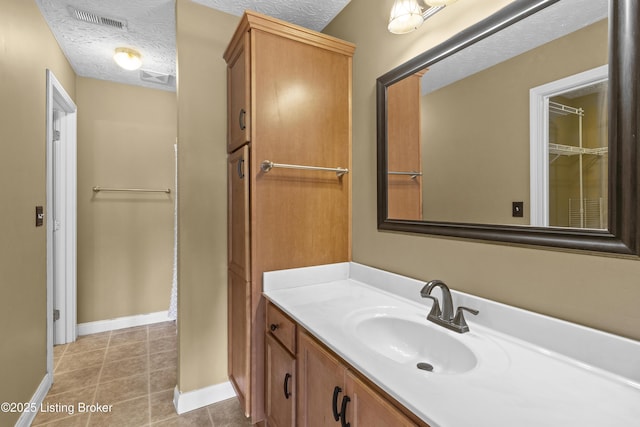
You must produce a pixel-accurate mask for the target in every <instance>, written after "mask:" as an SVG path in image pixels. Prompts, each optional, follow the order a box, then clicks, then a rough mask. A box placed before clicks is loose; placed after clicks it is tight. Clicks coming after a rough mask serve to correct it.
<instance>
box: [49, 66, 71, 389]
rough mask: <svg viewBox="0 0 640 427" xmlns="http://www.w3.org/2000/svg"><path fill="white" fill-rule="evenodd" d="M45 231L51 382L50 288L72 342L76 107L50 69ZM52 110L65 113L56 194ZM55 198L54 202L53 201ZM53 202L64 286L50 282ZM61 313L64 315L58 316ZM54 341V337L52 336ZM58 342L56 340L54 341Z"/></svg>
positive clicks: (52, 304) (52, 273) (66, 334)
mask: <svg viewBox="0 0 640 427" xmlns="http://www.w3.org/2000/svg"><path fill="white" fill-rule="evenodd" d="M46 81H47V83H46V131H45V134H46V204H47V211H46V216H45V217H46V229H47V313H46V318H47V374H48V375H49V376H50V377H51V380H52V381H53V345H54V342H53V340H54V336H53V335H54V333H53V328H54V321H53V308H54V301H53V299H54V285H55V286H56V288H55V291H56V292H58V294H59V295H62V301H63V305H64V307H63V310H61V317H60V320H59V321H60V322H63V323H64V328H63V330H64V337H62V341H64V342H72V341H75V339H76V336H77V335H76V333H77V331H76V323H77V321H76V319H77V309H76V257H77V248H76V246H77V240H76V239H77V237H76V229H77V213H76V212H77V153H76V150H77V111H78V109H77V107H76V104H75V103H74V102H73V100H72V99H71V97H70V96H69V94H68V93H67V92H66V90H65V89H64V87H63V86H62V84H61V83H60V82H59V81H58V79H57V78H56V77H55V75H54V74H53V72H52V71H51V70H47V72H46ZM54 109H58V110H62V111H64V112H65V114H63V115H62V117H61V118H60V137H61V140H60V141H61V144H60V147H61V148H60V162H59V163H60V164H59V165H58V166H59V168H58V169H59V170H60V172H61V175H60V183H61V185H60V187H61V188H60V189H59V190H60V191H57V192H56V194H55V195H54V193H53V185H54V176H53V174H54V167H53V166H54V163H53V162H54V159H53V123H54V113H53V111H54ZM54 196H55V201H54ZM54 202H55V203H58V204H60V206H61V207H62V210H63V212H62V215H61V216H62V217H61V218H58V220H59V221H61V222H62V224H64V225H63V228H62V230H61V235H60V238H63V239H64V250H63V251H62V252H63V253H62V254H59V256H58V257H56V258H55V259H56V260H59V261H56V264H57V267H58V268H62V269H63V273H62V274H63V276H64V283H55V282H56V281H55V280H54V245H53V231H54V217H53V216H54V215H53V209H52V207H53V206H54ZM62 313H64V314H62ZM56 338H58V337H56ZM57 341H58V343H60V341H61V340H60V339H57Z"/></svg>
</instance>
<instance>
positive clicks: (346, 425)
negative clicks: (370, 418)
mask: <svg viewBox="0 0 640 427" xmlns="http://www.w3.org/2000/svg"><path fill="white" fill-rule="evenodd" d="M349 402H351V399H350V398H349V396H346V395H345V396H344V397H343V398H342V410H341V411H340V424H341V425H342V427H351V423H348V422H347V403H349Z"/></svg>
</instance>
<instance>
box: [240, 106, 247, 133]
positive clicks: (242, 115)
mask: <svg viewBox="0 0 640 427" xmlns="http://www.w3.org/2000/svg"><path fill="white" fill-rule="evenodd" d="M238 124H239V125H240V130H245V129H246V128H247V112H246V111H244V108H242V109H241V110H240V115H239V116H238Z"/></svg>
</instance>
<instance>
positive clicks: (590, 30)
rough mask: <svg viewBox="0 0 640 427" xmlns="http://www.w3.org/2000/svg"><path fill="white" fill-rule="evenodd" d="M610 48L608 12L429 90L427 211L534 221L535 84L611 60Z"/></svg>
mask: <svg viewBox="0 0 640 427" xmlns="http://www.w3.org/2000/svg"><path fill="white" fill-rule="evenodd" d="M607 54H608V49H607V21H606V20H604V21H601V22H599V23H596V24H593V25H590V26H588V27H586V28H583V29H581V30H579V31H576V32H574V33H572V34H570V35H568V36H566V37H562V38H560V39H558V40H555V41H553V42H551V43H547V44H544V45H542V46H540V47H538V48H536V49H532V50H530V51H529V52H526V53H523V54H521V55H518V56H516V57H514V58H512V59H510V60H508V61H504V62H502V63H500V64H497V65H495V66H493V67H491V68H488V69H486V70H484V71H481V72H479V73H476V74H474V75H471V76H469V77H467V78H465V79H463V80H460V81H457V82H455V83H452V84H450V85H448V86H446V87H444V88H442V89H439V90H437V91H434V92H432V93H430V94H428V95H425V96H424V97H423V101H422V125H423V126H422V132H423V138H422V141H423V142H422V143H423V150H422V158H423V159H422V160H423V161H422V165H423V174H424V175H423V190H424V197H423V202H424V217H425V218H426V219H428V220H431V221H451V222H471V223H487V224H525V225H528V224H530V218H529V207H530V204H529V90H530V89H531V88H534V87H537V86H540V85H543V84H546V83H550V82H553V81H556V80H559V79H561V78H564V77H567V76H570V75H574V74H577V73H579V72H582V71H586V70H590V69H592V68H595V67H598V66H601V65H604V64H606V63H607ZM426 78H427V79H428V78H429V72H427V75H426ZM514 201H524V206H525V215H524V217H523V218H514V217H512V215H511V202H514Z"/></svg>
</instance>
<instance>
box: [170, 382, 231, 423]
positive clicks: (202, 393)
mask: <svg viewBox="0 0 640 427" xmlns="http://www.w3.org/2000/svg"><path fill="white" fill-rule="evenodd" d="M235 396H236V393H235V391H234V390H233V386H232V385H231V383H230V382H229V381H227V382H224V383H220V384H215V385H212V386H209V387H205V388H201V389H198V390H193V391H187V392H185V393H180V390H178V387H177V386H176V388H175V389H174V391H173V405H174V406H175V407H176V412H177V413H178V415H179V414H184V413H185V412H189V411H193V410H195V409H198V408H203V407H205V406H209V405H212V404H214V403H217V402H222V401H223V400H227V399H231V398H232V397H235Z"/></svg>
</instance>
